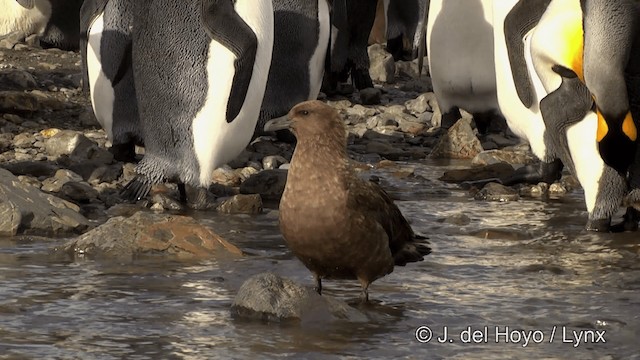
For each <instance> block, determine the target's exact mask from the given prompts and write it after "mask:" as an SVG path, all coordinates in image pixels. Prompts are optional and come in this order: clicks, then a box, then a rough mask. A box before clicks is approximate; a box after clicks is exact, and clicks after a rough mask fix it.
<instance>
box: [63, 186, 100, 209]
mask: <svg viewBox="0 0 640 360" xmlns="http://www.w3.org/2000/svg"><path fill="white" fill-rule="evenodd" d="M60 196H62V197H64V198H65V199H69V200H71V201H73V202H74V203H76V204H88V203H90V202H92V201H94V200H96V199H97V198H98V191H97V190H96V189H94V188H93V187H91V185H89V184H87V183H84V182H75V181H70V182H67V183H65V184H64V185H62V188H60Z"/></svg>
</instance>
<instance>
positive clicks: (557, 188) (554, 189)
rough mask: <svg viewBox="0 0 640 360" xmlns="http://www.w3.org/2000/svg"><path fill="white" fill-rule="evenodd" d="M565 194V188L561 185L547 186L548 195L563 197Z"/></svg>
mask: <svg viewBox="0 0 640 360" xmlns="http://www.w3.org/2000/svg"><path fill="white" fill-rule="evenodd" d="M566 193H567V188H565V187H564V185H562V183H553V184H551V185H549V194H550V195H564V194H566Z"/></svg>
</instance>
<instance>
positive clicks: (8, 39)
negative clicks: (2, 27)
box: [0, 31, 24, 49]
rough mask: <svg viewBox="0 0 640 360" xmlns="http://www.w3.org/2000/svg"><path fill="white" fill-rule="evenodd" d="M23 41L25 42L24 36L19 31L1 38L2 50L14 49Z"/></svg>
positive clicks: (0, 46)
mask: <svg viewBox="0 0 640 360" xmlns="http://www.w3.org/2000/svg"><path fill="white" fill-rule="evenodd" d="M22 41H24V34H22V32H19V31H14V32H11V33H9V34H6V35H3V36H1V37H0V48H3V49H13V48H14V47H15V46H16V45H17V44H19V43H21V42H22Z"/></svg>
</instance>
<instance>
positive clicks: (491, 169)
mask: <svg viewBox="0 0 640 360" xmlns="http://www.w3.org/2000/svg"><path fill="white" fill-rule="evenodd" d="M514 171H515V170H514V169H513V166H511V165H509V164H507V163H498V164H492V165H487V166H476V167H473V168H470V169H456V170H450V171H446V172H445V173H444V174H443V175H442V176H441V177H440V178H439V179H438V180H441V181H445V182H453V183H457V182H463V181H478V180H484V179H491V178H498V179H504V178H506V177H508V176H511V175H513V173H514Z"/></svg>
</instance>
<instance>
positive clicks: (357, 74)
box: [351, 68, 373, 90]
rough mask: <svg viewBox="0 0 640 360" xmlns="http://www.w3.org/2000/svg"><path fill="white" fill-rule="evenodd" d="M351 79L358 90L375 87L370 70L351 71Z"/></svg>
mask: <svg viewBox="0 0 640 360" xmlns="http://www.w3.org/2000/svg"><path fill="white" fill-rule="evenodd" d="M351 79H352V81H353V86H355V88H356V89H358V90H362V89H366V88H372V87H373V81H372V80H371V75H369V69H368V68H367V69H357V68H354V69H353V70H351Z"/></svg>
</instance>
